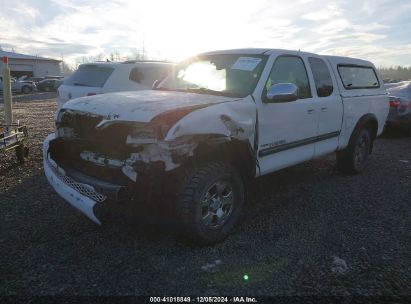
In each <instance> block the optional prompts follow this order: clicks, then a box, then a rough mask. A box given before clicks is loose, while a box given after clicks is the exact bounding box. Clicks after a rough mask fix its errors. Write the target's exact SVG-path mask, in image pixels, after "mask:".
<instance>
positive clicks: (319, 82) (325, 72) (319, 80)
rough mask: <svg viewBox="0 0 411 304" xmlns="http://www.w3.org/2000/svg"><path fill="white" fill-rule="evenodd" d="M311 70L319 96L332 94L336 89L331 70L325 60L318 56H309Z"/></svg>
mask: <svg viewBox="0 0 411 304" xmlns="http://www.w3.org/2000/svg"><path fill="white" fill-rule="evenodd" d="M308 62H309V63H310V67H311V71H312V73H313V77H314V83H315V88H316V90H317V96H318V97H327V96H330V95H331V94H332V92H333V90H334V87H333V81H332V78H331V74H330V70H329V69H328V67H327V64H326V63H325V62H324V60H322V59H320V58H316V57H309V58H308Z"/></svg>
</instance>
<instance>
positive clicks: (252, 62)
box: [231, 57, 261, 71]
mask: <svg viewBox="0 0 411 304" xmlns="http://www.w3.org/2000/svg"><path fill="white" fill-rule="evenodd" d="M260 62H261V58H255V57H239V58H238V59H237V61H236V62H235V63H234V64H233V65H232V66H231V69H232V70H243V71H252V70H254V69H255V67H256V66H257V65H258V64H259V63H260Z"/></svg>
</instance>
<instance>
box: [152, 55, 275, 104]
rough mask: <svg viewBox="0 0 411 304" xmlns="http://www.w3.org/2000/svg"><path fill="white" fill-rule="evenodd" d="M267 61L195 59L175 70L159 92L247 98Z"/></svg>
mask: <svg viewBox="0 0 411 304" xmlns="http://www.w3.org/2000/svg"><path fill="white" fill-rule="evenodd" d="M266 60H267V56H265V55H241V54H235V55H234V54H217V55H206V56H201V57H194V58H191V59H189V60H187V61H185V62H183V63H181V64H180V65H178V66H177V67H175V68H174V70H173V72H172V73H171V74H170V75H169V76H168V77H167V78H165V79H164V80H163V81H162V82H161V83H160V84H159V85H158V86H157V88H156V89H157V90H171V91H188V92H194V93H200V94H214V95H222V96H231V97H245V96H247V95H249V94H251V93H252V92H253V90H254V88H255V86H256V85H257V82H258V79H259V78H260V75H261V72H262V70H263V68H264V65H265V62H266Z"/></svg>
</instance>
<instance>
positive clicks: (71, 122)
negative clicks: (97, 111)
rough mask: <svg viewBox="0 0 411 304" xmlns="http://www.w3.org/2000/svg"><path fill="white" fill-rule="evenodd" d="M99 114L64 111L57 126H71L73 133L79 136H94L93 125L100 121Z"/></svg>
mask: <svg viewBox="0 0 411 304" xmlns="http://www.w3.org/2000/svg"><path fill="white" fill-rule="evenodd" d="M102 119H103V118H102V117H101V116H92V115H87V114H82V113H78V112H68V111H67V112H64V113H63V114H62V117H61V121H60V123H59V125H58V126H57V127H71V128H73V131H74V134H75V136H76V137H79V138H87V139H89V138H94V137H95V136H96V129H95V127H96V126H97V124H98V123H99V122H100V121H102Z"/></svg>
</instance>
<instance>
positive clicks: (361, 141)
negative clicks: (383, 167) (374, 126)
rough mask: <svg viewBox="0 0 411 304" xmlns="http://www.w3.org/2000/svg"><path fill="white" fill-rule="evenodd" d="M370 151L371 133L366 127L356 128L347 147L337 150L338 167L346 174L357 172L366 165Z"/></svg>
mask: <svg viewBox="0 0 411 304" xmlns="http://www.w3.org/2000/svg"><path fill="white" fill-rule="evenodd" d="M370 151H371V135H370V131H369V130H368V129H367V128H362V129H358V130H356V131H355V133H354V134H353V136H352V138H351V139H350V143H349V144H348V147H347V148H345V149H344V150H343V151H338V152H337V166H338V169H339V170H340V171H341V172H342V173H344V174H347V175H351V174H358V173H360V172H362V171H363V170H364V168H365V166H366V163H367V159H368V156H369V154H370Z"/></svg>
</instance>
